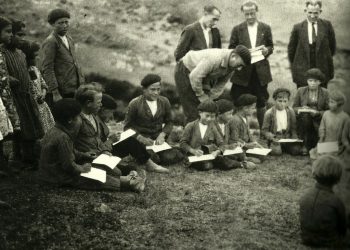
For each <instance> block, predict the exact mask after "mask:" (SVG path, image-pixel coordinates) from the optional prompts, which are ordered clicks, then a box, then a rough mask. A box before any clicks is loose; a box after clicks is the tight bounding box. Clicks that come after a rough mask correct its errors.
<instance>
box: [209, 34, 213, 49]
mask: <svg viewBox="0 0 350 250" xmlns="http://www.w3.org/2000/svg"><path fill="white" fill-rule="evenodd" d="M208 35H209V43H208V48H213V34H212V33H211V29H209V30H208Z"/></svg>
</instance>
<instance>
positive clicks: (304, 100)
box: [293, 87, 329, 116]
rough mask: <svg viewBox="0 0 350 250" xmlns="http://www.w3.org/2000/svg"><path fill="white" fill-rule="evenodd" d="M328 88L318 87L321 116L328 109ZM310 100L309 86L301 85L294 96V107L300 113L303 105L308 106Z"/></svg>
mask: <svg viewBox="0 0 350 250" xmlns="http://www.w3.org/2000/svg"><path fill="white" fill-rule="evenodd" d="M328 99H329V97H328V90H327V89H325V88H322V87H319V89H318V98H317V110H318V111H320V113H321V114H320V116H322V115H323V113H324V111H326V110H328V108H329V107H328ZM308 101H309V87H300V88H299V89H298V90H297V93H296V95H295V98H294V103H293V109H294V111H295V113H296V114H298V109H299V108H301V107H303V106H308Z"/></svg>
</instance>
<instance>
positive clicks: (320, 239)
mask: <svg viewBox="0 0 350 250" xmlns="http://www.w3.org/2000/svg"><path fill="white" fill-rule="evenodd" d="M312 173H313V176H314V178H315V179H316V182H317V183H316V185H315V187H314V188H311V189H310V190H309V191H308V192H307V193H305V194H304V195H303V196H302V197H301V200H300V226H301V238H302V241H303V243H304V244H306V245H309V246H318V247H334V248H336V247H341V246H342V245H343V244H344V242H345V239H344V238H345V235H346V213H345V206H344V204H343V202H342V201H341V200H340V199H339V198H338V197H337V196H336V195H335V194H334V192H333V191H332V188H333V186H334V185H335V184H337V183H338V182H339V180H340V178H341V175H342V164H341V162H340V161H339V160H338V159H337V158H335V157H334V156H331V155H324V156H321V157H320V158H319V159H317V160H316V161H315V162H314V163H313V170H312Z"/></svg>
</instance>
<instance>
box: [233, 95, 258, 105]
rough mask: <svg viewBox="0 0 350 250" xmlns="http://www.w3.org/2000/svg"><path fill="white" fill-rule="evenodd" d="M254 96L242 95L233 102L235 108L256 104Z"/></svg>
mask: <svg viewBox="0 0 350 250" xmlns="http://www.w3.org/2000/svg"><path fill="white" fill-rule="evenodd" d="M256 100H257V98H256V96H253V95H251V94H243V95H241V96H240V97H238V99H237V100H236V101H235V106H236V107H244V106H249V105H252V104H254V103H256Z"/></svg>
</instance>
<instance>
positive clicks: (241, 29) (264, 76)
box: [229, 22, 273, 86]
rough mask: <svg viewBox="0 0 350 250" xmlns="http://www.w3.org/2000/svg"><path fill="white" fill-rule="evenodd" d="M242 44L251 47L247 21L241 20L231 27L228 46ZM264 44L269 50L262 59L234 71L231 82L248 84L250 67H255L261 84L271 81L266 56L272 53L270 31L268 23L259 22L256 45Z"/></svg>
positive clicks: (232, 46)
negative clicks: (241, 21)
mask: <svg viewBox="0 0 350 250" xmlns="http://www.w3.org/2000/svg"><path fill="white" fill-rule="evenodd" d="M240 44H241V45H244V46H246V47H247V48H248V49H251V48H252V45H251V44H250V39H249V33H248V26H247V22H243V23H241V24H239V25H237V26H235V27H234V28H233V29H232V33H231V38H230V44H229V48H230V49H234V48H236V46H237V45H240ZM261 45H265V47H267V48H268V50H269V52H268V54H267V56H266V57H265V59H264V60H262V61H259V62H257V63H254V64H252V65H249V66H246V67H244V68H243V69H241V70H239V71H235V73H234V74H233V76H232V78H231V82H232V83H233V84H236V85H241V86H248V83H249V80H250V78H251V75H252V69H253V67H255V69H256V73H257V75H258V77H259V80H260V83H261V85H266V84H268V83H269V82H271V81H272V76H271V71H270V63H269V61H268V60H267V57H268V56H269V55H271V54H272V53H273V41H272V33H271V28H270V26H269V25H267V24H265V23H262V22H259V23H258V31H257V38H256V45H255V46H256V47H258V46H261Z"/></svg>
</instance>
